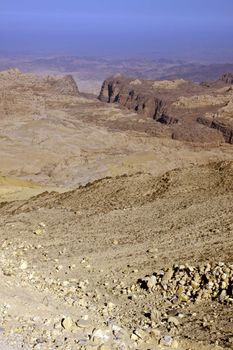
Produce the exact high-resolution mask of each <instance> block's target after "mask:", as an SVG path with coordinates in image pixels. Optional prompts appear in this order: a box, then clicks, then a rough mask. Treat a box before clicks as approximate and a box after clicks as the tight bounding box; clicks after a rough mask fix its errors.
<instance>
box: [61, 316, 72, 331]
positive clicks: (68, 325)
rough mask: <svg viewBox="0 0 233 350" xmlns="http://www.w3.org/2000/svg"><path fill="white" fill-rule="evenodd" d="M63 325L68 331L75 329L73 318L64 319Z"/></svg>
mask: <svg viewBox="0 0 233 350" xmlns="http://www.w3.org/2000/svg"><path fill="white" fill-rule="evenodd" d="M61 325H62V327H63V328H64V329H65V330H67V331H72V329H73V328H74V322H73V320H72V318H71V317H65V318H63V320H62V322H61Z"/></svg>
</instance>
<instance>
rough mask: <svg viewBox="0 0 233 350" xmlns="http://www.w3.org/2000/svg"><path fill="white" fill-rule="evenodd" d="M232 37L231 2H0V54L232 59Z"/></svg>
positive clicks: (143, 0)
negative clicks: (207, 56) (230, 56)
mask: <svg viewBox="0 0 233 350" xmlns="http://www.w3.org/2000/svg"><path fill="white" fill-rule="evenodd" d="M232 38H233V0H202V1H201V0H124V1H123V0H118V1H111V0H1V1H0V43H1V51H2V52H3V53H4V52H12V53H13V52H17V53H23V54H24V53H30V54H33V53H35V54H37V53H41V54H43V53H44V54H46V53H48V54H77V55H79V54H80V55H90V56H94V55H97V56H101V55H109V56H111V55H118V56H119V55H120V54H121V55H122V56H124V55H128V56H133V55H137V54H144V55H150V54H152V53H159V54H160V55H161V56H166V55H170V56H176V55H179V56H182V52H183V55H184V56H189V55H190V56H192V55H196V56H198V55H199V56H200V57H201V55H204V53H205V52H206V53H207V54H209V55H211V54H212V55H214V54H216V55H217V56H218V57H219V56H221V55H222V56H223V57H227V55H231V54H232V57H233V39H232ZM216 59H217V57H216Z"/></svg>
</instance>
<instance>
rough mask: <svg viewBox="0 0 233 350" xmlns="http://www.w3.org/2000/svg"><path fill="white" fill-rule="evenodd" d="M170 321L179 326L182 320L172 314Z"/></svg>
mask: <svg viewBox="0 0 233 350" xmlns="http://www.w3.org/2000/svg"><path fill="white" fill-rule="evenodd" d="M168 323H171V324H174V325H175V326H176V327H178V326H179V324H180V322H179V320H178V319H177V318H176V317H173V316H170V317H169V318H168Z"/></svg>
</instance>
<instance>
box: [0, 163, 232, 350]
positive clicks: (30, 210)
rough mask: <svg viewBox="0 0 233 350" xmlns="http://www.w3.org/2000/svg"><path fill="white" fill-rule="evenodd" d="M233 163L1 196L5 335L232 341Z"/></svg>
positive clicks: (89, 340) (194, 345)
mask: <svg viewBox="0 0 233 350" xmlns="http://www.w3.org/2000/svg"><path fill="white" fill-rule="evenodd" d="M232 179H233V162H232V161H224V162H214V163H213V162H212V163H209V164H207V165H202V166H191V167H187V168H179V169H175V170H172V171H168V172H165V173H163V174H162V175H161V176H159V177H157V176H152V175H150V174H145V173H140V174H134V175H132V176H127V175H125V176H118V177H109V178H105V179H102V180H99V181H95V182H94V183H90V184H88V185H86V186H82V187H79V188H77V189H75V190H73V191H68V192H66V193H63V194H59V193H56V192H53V193H48V192H45V193H43V194H41V195H39V196H35V197H33V198H31V199H30V200H25V201H15V202H11V203H5V204H4V203H2V204H1V206H0V247H1V250H0V262H1V267H0V277H1V278H0V310H1V314H0V325H1V326H0V327H1V328H0V329H1V338H3V339H6V341H8V342H9V343H10V344H12V345H17V348H19V347H20V346H21V345H23V346H24V347H26V346H27V347H26V348H28V349H37V348H39V349H41V350H47V349H51V350H52V349H56V348H59V349H61V350H67V349H83V350H89V349H96V350H101V349H116V350H121V349H129V350H136V349H138V350H148V349H150V350H154V349H158V350H163V349H165V348H170V349H172V350H174V349H178V350H188V349H191V350H200V349H201V350H222V349H229V350H230V349H233V343H232V305H233V294H232V292H233V289H232V287H233V260H232V249H233V236H232V232H233V231H232V230H233V218H232V210H233V207H232V206H233V181H232Z"/></svg>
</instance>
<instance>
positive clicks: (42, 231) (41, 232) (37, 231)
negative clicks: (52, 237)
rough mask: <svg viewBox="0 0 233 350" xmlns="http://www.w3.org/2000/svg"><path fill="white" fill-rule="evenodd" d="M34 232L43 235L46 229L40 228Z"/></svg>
mask: <svg viewBox="0 0 233 350" xmlns="http://www.w3.org/2000/svg"><path fill="white" fill-rule="evenodd" d="M33 233H34V235H37V236H41V235H43V234H44V233H45V230H44V229H43V228H38V229H36V230H35V231H34V232H33Z"/></svg>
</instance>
